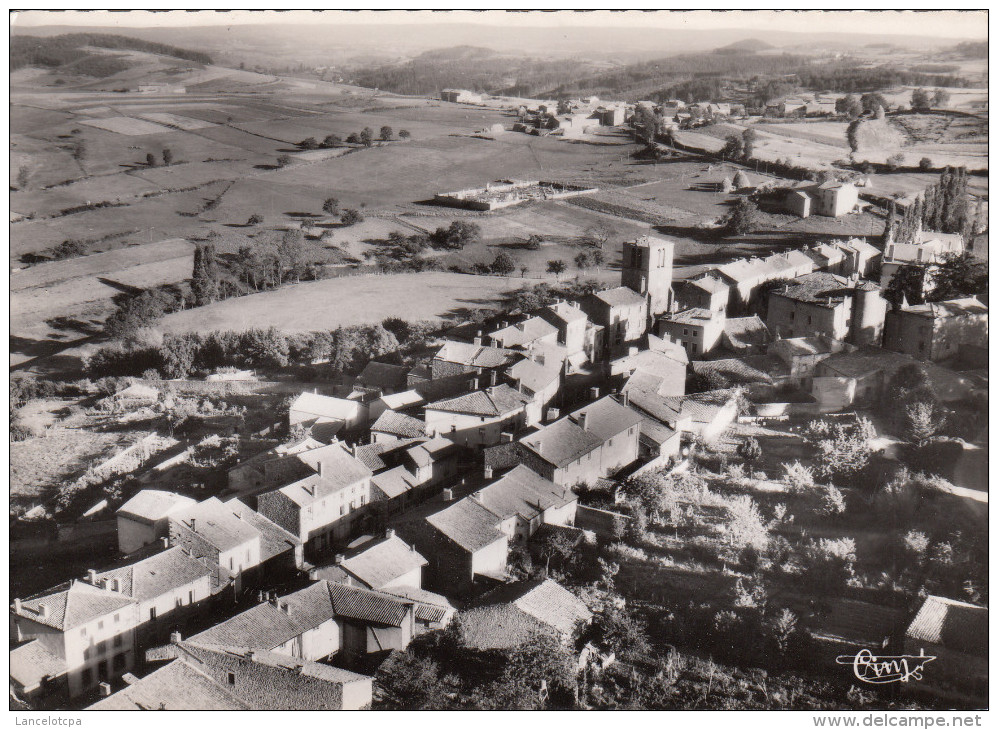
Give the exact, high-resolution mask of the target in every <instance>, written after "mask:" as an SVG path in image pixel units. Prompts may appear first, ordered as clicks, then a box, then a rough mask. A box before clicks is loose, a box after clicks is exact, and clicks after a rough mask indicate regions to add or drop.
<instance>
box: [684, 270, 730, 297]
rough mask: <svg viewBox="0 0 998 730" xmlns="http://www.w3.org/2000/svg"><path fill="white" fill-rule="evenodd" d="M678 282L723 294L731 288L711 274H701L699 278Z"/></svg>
mask: <svg viewBox="0 0 998 730" xmlns="http://www.w3.org/2000/svg"><path fill="white" fill-rule="evenodd" d="M676 283H677V284H684V285H687V286H694V287H696V288H697V289H703V290H704V291H705V292H707V293H708V294H723V293H724V292H726V291H728V289H729V288H730V287H729V286H728V285H727V284H725V283H724V282H723V281H721V280H720V279H718V278H717V277H714V276H710V275H709V274H708V275H706V276H701V277H699V278H697V279H685V280H683V281H677V282H676Z"/></svg>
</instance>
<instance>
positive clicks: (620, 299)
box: [589, 286, 645, 307]
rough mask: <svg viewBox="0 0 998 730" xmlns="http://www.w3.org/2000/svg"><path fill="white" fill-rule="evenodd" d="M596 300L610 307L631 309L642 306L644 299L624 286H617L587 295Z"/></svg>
mask: <svg viewBox="0 0 998 730" xmlns="http://www.w3.org/2000/svg"><path fill="white" fill-rule="evenodd" d="M589 296H590V297H593V298H594V299H598V300H599V301H601V302H603V303H604V304H606V305H608V306H611V307H631V306H634V305H636V304H644V303H645V298H644V297H643V296H641V295H640V294H638V293H637V292H636V291H634V290H633V289H630V288H628V287H626V286H618V287H616V288H615V289H605V290H604V291H598V292H593V293H592V294H590V295H589Z"/></svg>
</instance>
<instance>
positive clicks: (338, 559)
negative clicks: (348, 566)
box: [333, 553, 346, 565]
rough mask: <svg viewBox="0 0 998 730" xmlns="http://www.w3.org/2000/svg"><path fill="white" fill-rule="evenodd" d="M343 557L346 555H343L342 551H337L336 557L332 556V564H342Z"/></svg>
mask: <svg viewBox="0 0 998 730" xmlns="http://www.w3.org/2000/svg"><path fill="white" fill-rule="evenodd" d="M345 558H346V556H345V555H343V553H337V554H336V557H335V558H333V564H334V565H342V564H343V561H344V559H345Z"/></svg>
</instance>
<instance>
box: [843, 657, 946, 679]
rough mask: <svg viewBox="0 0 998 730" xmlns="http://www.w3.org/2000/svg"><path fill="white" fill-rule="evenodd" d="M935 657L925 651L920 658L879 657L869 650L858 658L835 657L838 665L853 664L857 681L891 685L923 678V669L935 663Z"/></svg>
mask: <svg viewBox="0 0 998 730" xmlns="http://www.w3.org/2000/svg"><path fill="white" fill-rule="evenodd" d="M934 659H935V657H934V656H926V655H925V649H921V650H919V654H918V656H913V655H911V654H901V655H899V656H877V655H875V654H874V653H873V652H871V651H870V650H869V649H861V650H860V651H859V652H858V653H857V654H856V656H849V655H848V654H846V655H843V656H837V657H835V663H836V664H851V665H852V672H853V674H855V675H856V679H858V680H859V681H860V682H866V683H867V684H890V683H891V682H909V681H911V680H916V681H917V680H920V679H921V678H922V669H923V668H924V667H925V665H926V664H928V663H929V662H931V661H933V660H934Z"/></svg>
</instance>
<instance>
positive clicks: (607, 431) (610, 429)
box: [569, 395, 641, 442]
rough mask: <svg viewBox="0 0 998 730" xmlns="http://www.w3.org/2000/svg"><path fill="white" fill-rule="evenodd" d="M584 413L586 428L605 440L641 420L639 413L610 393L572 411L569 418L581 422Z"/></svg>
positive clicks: (601, 439)
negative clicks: (622, 403)
mask: <svg viewBox="0 0 998 730" xmlns="http://www.w3.org/2000/svg"><path fill="white" fill-rule="evenodd" d="M583 413H585V414H586V429H587V430H589V431H590V432H592V433H593V434H595V435H596V438H598V439H600V441H604V442H606V441H609V440H610V439H612V438H613V437H614V436H616V435H617V434H619V433H623V432H624V431H626V430H627V429H629V428H631V426H636V425H637V424H638V423H640V422H641V417H640V416H639V415H638V414H637V413H635V412H634V411H632V410H631V409H630V408H628V407H627V406H625V405H621V404H620V403H618V402H617V400H616V398H614V397H613V396H609V395H607V396H603V397H602V398H600V399H599V400H597V401H593V402H592V403H590V404H588V405H586V406H583V407H582V408H579V409H578V410H575V411H572V413H571V414H569V418H571V419H573V420H575V421H576V422H579V421H580V420H581V417H582V414H583Z"/></svg>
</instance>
